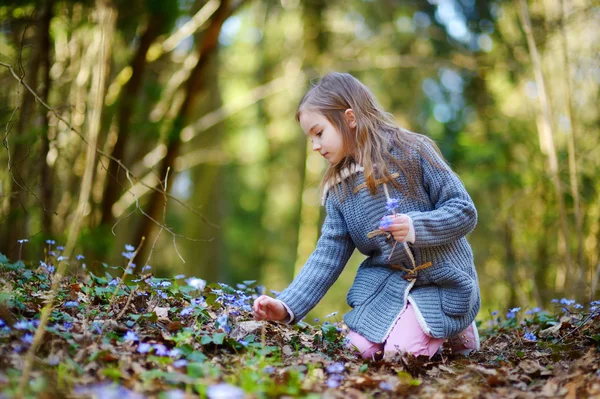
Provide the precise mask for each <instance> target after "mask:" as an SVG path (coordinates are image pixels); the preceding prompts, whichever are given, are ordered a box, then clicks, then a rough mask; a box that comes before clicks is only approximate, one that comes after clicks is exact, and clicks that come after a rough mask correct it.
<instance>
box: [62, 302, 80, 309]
mask: <svg viewBox="0 0 600 399" xmlns="http://www.w3.org/2000/svg"><path fill="white" fill-rule="evenodd" d="M63 306H64V307H65V308H76V307H77V306H79V302H77V301H67V302H65V303H64V305H63Z"/></svg>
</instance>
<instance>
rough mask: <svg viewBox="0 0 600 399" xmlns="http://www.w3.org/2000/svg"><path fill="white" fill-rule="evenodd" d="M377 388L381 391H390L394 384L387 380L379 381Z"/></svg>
mask: <svg viewBox="0 0 600 399" xmlns="http://www.w3.org/2000/svg"><path fill="white" fill-rule="evenodd" d="M379 389H381V390H382V391H391V390H393V389H394V386H393V385H392V384H390V383H389V382H387V381H381V382H380V383H379Z"/></svg>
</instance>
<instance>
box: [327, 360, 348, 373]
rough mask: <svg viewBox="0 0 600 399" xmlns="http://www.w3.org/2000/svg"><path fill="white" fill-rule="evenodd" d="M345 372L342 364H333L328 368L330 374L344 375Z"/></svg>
mask: <svg viewBox="0 0 600 399" xmlns="http://www.w3.org/2000/svg"><path fill="white" fill-rule="evenodd" d="M344 370H345V367H344V365H343V364H342V363H331V364H330V365H329V366H327V372H328V373H329V374H339V373H343V372H344Z"/></svg>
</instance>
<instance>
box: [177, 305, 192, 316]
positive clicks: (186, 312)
mask: <svg viewBox="0 0 600 399" xmlns="http://www.w3.org/2000/svg"><path fill="white" fill-rule="evenodd" d="M193 311H194V307H193V306H188V307H187V308H185V309H183V310H182V311H181V312H179V316H181V317H185V316H189V315H191V314H192V312H193Z"/></svg>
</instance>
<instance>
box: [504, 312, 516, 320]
mask: <svg viewBox="0 0 600 399" xmlns="http://www.w3.org/2000/svg"><path fill="white" fill-rule="evenodd" d="M515 316H516V314H515V313H513V312H508V313H507V314H506V318H507V319H514V318H515Z"/></svg>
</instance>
